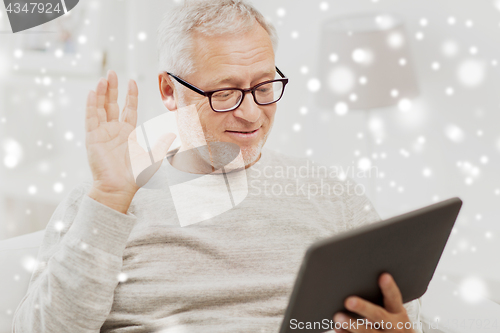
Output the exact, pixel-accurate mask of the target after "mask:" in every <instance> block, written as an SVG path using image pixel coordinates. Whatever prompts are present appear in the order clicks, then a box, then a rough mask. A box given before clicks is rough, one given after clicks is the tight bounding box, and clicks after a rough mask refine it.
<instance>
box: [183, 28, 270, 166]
mask: <svg viewBox="0 0 500 333" xmlns="http://www.w3.org/2000/svg"><path fill="white" fill-rule="evenodd" d="M193 39H194V51H193V55H192V56H193V63H194V68H195V72H194V73H193V74H191V75H188V76H186V77H182V79H184V80H186V81H187V82H189V83H191V84H193V85H195V86H197V87H199V88H200V89H202V90H205V91H209V90H215V89H219V88H231V87H236V88H249V87H253V86H254V85H256V84H258V83H260V82H263V81H266V80H272V79H274V78H275V76H276V69H275V64H274V51H273V47H272V43H271V39H270V38H269V35H268V33H267V32H266V31H265V30H264V28H262V27H261V26H260V25H259V24H258V23H257V22H255V26H254V28H253V29H252V30H250V31H248V32H247V33H245V34H242V35H237V36H205V35H201V34H195V35H194V36H193ZM181 89H182V93H183V95H184V101H183V102H184V103H185V105H180V103H179V102H180V101H179V100H176V103H177V108H179V110H178V113H177V124H178V126H179V133H180V136H181V141H182V144H183V145H184V144H186V145H188V146H189V145H190V144H189V142H188V141H189V140H193V139H194V138H195V137H196V133H193V131H196V128H194V127H193V119H192V117H189V116H188V115H187V114H183V112H182V109H180V107H181V106H189V105H194V106H195V107H196V110H197V113H198V117H199V120H200V123H201V127H202V130H203V135H204V136H205V139H206V141H207V143H210V142H216V141H223V142H232V143H235V144H237V145H238V146H239V147H240V149H241V152H242V155H243V160H244V162H245V165H247V166H248V165H250V164H252V163H254V162H255V161H257V160H258V158H259V156H260V151H261V148H262V146H263V145H264V143H265V142H266V139H267V136H268V134H269V133H270V130H271V127H272V124H273V120H274V114H275V112H276V103H275V104H271V105H267V106H261V105H257V104H256V103H255V101H254V100H253V96H252V94H251V93H247V94H246V95H245V97H244V99H243V103H242V104H241V105H240V106H239V107H238V108H237V109H236V110H233V111H228V112H214V111H213V110H212V109H211V107H210V103H209V101H208V98H207V97H205V96H202V95H200V94H197V93H196V92H194V91H191V90H190V89H188V88H185V87H182V88H181ZM181 103H182V102H181ZM198 132H199V130H198Z"/></svg>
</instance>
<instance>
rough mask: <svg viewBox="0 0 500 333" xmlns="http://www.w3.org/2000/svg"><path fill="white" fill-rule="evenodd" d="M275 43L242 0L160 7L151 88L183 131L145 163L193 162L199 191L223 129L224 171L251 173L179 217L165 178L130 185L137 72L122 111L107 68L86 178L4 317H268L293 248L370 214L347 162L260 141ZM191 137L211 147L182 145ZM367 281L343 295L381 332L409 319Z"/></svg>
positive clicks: (264, 327) (219, 327) (164, 326)
mask: <svg viewBox="0 0 500 333" xmlns="http://www.w3.org/2000/svg"><path fill="white" fill-rule="evenodd" d="M276 45H277V36H276V31H275V29H274V28H273V26H272V25H271V24H270V23H269V22H267V21H266V20H265V19H264V18H263V16H262V15H261V14H260V13H259V12H258V11H257V10H256V9H255V8H254V7H252V6H251V5H250V4H248V3H247V2H245V1H238V0H218V1H203V2H199V1H189V2H186V3H185V4H183V5H180V6H179V7H177V8H175V9H174V10H173V11H171V12H169V13H168V14H167V15H166V16H165V18H164V19H163V21H162V23H161V26H160V29H159V43H158V46H159V55H160V66H161V69H162V70H161V71H160V73H159V76H158V79H159V88H160V93H161V97H162V100H163V102H164V104H165V106H166V108H167V109H168V110H170V111H172V112H175V114H176V119H177V125H178V128H179V135H180V139H181V140H180V141H181V147H180V149H176V150H173V151H170V152H169V153H168V154H167V152H168V149H169V147H170V145H171V143H172V141H173V140H174V136H173V135H172V134H166V135H164V136H162V137H161V138H160V139H159V140H158V142H157V144H156V145H155V147H154V148H153V149H152V155H154V156H155V157H161V158H163V157H164V156H167V155H168V156H169V158H167V159H164V160H163V161H162V162H161V163H162V164H161V167H159V169H158V168H156V169H158V171H157V172H156V174H155V175H154V176H153V177H156V176H157V175H158V174H160V173H161V172H163V171H164V170H173V169H175V170H177V171H178V172H180V173H184V174H186V175H188V174H198V175H199V174H204V173H206V175H204V176H203V177H199V178H200V179H202V181H201V183H197V186H198V187H196V186H193V187H192V191H196V192H197V191H198V190H207V189H208V191H211V190H212V187H211V186H212V185H211V184H214V181H217V180H220V179H222V178H220V177H227V175H225V174H222V173H217V172H213V173H210V174H209V173H207V172H206V171H205V170H207V165H208V166H209V167H210V168H209V169H210V170H211V171H213V170H214V169H215V168H214V164H213V161H212V160H211V158H212V157H213V154H212V152H213V149H211V147H214V145H215V144H216V143H220V142H225V143H230V144H235V145H237V146H238V147H239V150H240V152H241V153H240V155H239V156H241V158H242V161H243V162H242V163H243V164H244V168H243V170H241V169H240V170H238V169H236V170H235V171H234V172H238V173H241V172H244V173H245V176H246V177H247V180H248V184H249V186H250V190H249V191H248V195H247V196H246V198H245V199H244V200H243V201H242V202H240V203H239V204H237V205H233V207H232V208H231V209H228V210H227V211H224V212H222V213H220V214H218V215H216V216H211V217H209V218H206V219H205V220H203V221H200V222H198V223H194V224H191V225H188V226H185V227H182V226H181V223H180V220H179V216H178V212H176V207H175V205H174V198H173V197H172V193H171V192H170V191H169V190H168V189H146V188H140V186H139V185H138V184H137V177H136V176H137V175H134V172H133V170H132V168H133V165H132V164H133V163H131V162H130V161H131V159H133V157H134V156H132V155H133V154H132V153H131V150H130V146H129V142H130V141H129V138H131V137H134V135H135V134H134V133H135V132H134V129H135V128H136V126H137V101H138V88H137V86H136V83H135V82H134V81H132V80H131V81H129V89H128V93H127V102H126V106H125V107H124V109H123V111H122V112H121V114H120V112H119V108H118V105H117V103H116V101H117V95H118V90H117V87H118V83H117V82H118V79H117V76H116V74H115V73H114V72H113V71H109V72H108V76H107V78H106V79H104V78H102V79H101V80H100V81H99V83H98V85H97V88H96V91H95V92H94V91H91V92H90V93H89V95H88V101H87V111H86V131H87V133H86V147H87V153H88V160H89V165H90V168H91V171H92V175H93V180H92V181H89V182H84V183H82V184H81V185H80V186H78V187H77V188H75V189H73V190H72V191H71V192H70V194H69V195H68V196H67V198H66V199H65V200H64V201H63V202H61V204H60V205H59V206H58V208H57V209H56V211H55V212H54V214H53V216H52V218H51V220H50V221H49V223H48V225H47V228H46V232H45V236H44V239H43V244H42V246H41V248H40V252H39V256H38V262H39V265H38V267H37V269H36V270H35V271H34V273H33V276H32V278H31V281H30V286H29V289H28V292H27V294H26V296H25V297H24V299H23V300H22V302H21V304H20V305H19V307H18V308H17V310H16V313H15V316H14V322H13V332H16V333H21V332H30V333H34V332H58V333H59V332H71V333H79V332H82V333H83V332H171V333H173V332H252V333H254V332H277V331H278V328H279V326H280V324H281V321H282V318H283V315H284V311H285V308H286V306H287V302H288V298H289V296H290V293H291V288H292V286H293V283H294V280H295V277H296V274H297V272H298V269H299V266H300V263H301V260H302V257H303V254H304V251H305V250H306V248H307V247H308V246H309V245H310V244H311V243H312V242H314V241H315V240H318V239H321V238H323V237H327V236H331V235H335V234H337V233H340V232H343V231H345V230H349V229H352V228H355V227H358V226H360V225H363V224H367V223H372V222H376V221H379V220H380V218H379V216H378V214H377V213H376V211H375V210H374V209H373V207H372V206H371V204H370V202H369V201H368V199H367V198H366V196H364V195H363V194H362V193H358V191H356V190H355V187H354V185H355V184H354V183H353V182H352V181H351V179H350V178H347V179H346V178H343V177H337V176H333V175H331V174H324V173H323V174H318V173H317V172H315V170H314V167H313V166H314V165H313V164H310V163H309V161H307V160H306V159H298V158H291V157H287V156H285V155H282V154H278V153H276V152H273V151H272V150H269V149H266V148H263V145H264V143H265V142H266V139H267V137H268V135H269V133H270V130H271V127H272V125H273V121H274V116H275V113H276V108H277V104H276V102H277V101H278V100H279V99H280V98H281V97H282V94H283V92H284V88H285V85H286V82H287V79H286V78H285V75H284V74H283V73H282V72H281V71H280V70H279V69H278V68H277V67H276V65H275V50H276ZM193 110H194V114H193ZM283 111H286V110H283ZM200 140H201V141H204V142H205V143H206V146H207V147H208V152H209V155H210V158H209V159H207V158H206V156H203V154H202V153H199V152H200V151H199V150H196V149H191V148H193V147H197V146H199V142H200ZM132 142H133V140H132ZM143 153H144V154H148V152H143ZM222 155H223V154H222ZM165 168H166V169H165ZM303 168H306V169H307V173H306V174H304V173H303V172H302V173H301V172H296V171H297V170H299V171H300V170H303ZM147 180H151V179H149V178H148V179H147ZM226 180H227V178H226ZM204 182H205V183H204ZM313 188H314V189H316V192H314V193H311V192H310V191H309V190H310V189H313ZM304 189H308V191H305V190H304ZM318 189H321V193H319V191H318ZM332 189H337V190H338V189H341V191H332ZM214 193H215V192H214ZM193 194H194V193H193ZM214 196H215V197H217V196H216V195H215V194H214ZM192 208H193V209H196V204H195V203H193V207H192ZM346 273H348V272H339V274H346ZM379 283H380V287H381V289H382V291H383V293H384V302H385V307H384V308H382V307H380V306H377V305H374V304H371V303H369V302H367V301H364V300H362V299H361V298H358V297H352V298H349V299H348V300H346V307H347V309H349V310H351V311H353V312H356V313H359V314H360V315H362V316H364V317H366V318H368V319H369V320H371V321H372V322H380V321H382V320H384V322H385V323H387V322H388V321H391V322H393V323H394V325H393V327H394V330H392V331H394V332H396V331H397V332H420V330H419V329H418V328H416V329H406V330H405V329H400V330H397V329H396V327H400V326H398V325H396V323H398V322H401V323H413V324H414V323H415V322H417V321H418V302H417V301H413V302H411V303H407V304H403V303H402V298H401V294H400V292H399V289H398V287H397V285H396V284H395V283H394V281H393V280H392V278H391V277H390V275H388V274H385V275H382V276H381V278H380V280H379ZM338 288H342V286H338ZM351 301H355V302H353V303H351ZM344 319H346V318H344ZM347 319H348V318H347ZM335 320H337V321H343V319H342V318H340V317H335ZM346 331H351V332H372V330H369V329H365V328H362V327H359V328H357V329H354V330H353V329H352V328H351V327H349V328H348V329H347V330H346Z"/></svg>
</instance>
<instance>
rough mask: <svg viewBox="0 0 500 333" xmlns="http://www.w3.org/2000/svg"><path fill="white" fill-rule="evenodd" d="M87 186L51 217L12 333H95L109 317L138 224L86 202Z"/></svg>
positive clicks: (74, 192)
mask: <svg viewBox="0 0 500 333" xmlns="http://www.w3.org/2000/svg"><path fill="white" fill-rule="evenodd" d="M90 185H91V184H90V183H88V182H84V183H82V184H80V185H79V186H77V187H76V188H75V189H73V190H72V191H71V192H70V193H69V194H68V196H67V197H66V198H65V199H64V200H63V201H62V202H61V203H60V204H59V205H58V207H57V208H56V210H55V212H54V214H53V215H52V217H51V219H50V221H49V223H48V225H47V227H46V229H45V233H44V238H43V241H42V245H41V246H40V250H39V252H38V257H37V267H36V269H35V270H34V272H33V274H32V276H31V280H30V284H29V287H28V291H27V293H26V295H25V296H24V298H23V299H22V301H21V303H20V304H19V305H18V307H17V309H16V311H15V313H14V318H13V323H12V332H13V333H37V332H72V333H80V332H82V333H83V332H85V333H90V332H92V333H96V332H99V331H100V328H101V326H102V325H103V323H104V322H105V320H106V318H107V316H108V315H109V312H110V311H111V306H112V304H113V296H114V290H115V288H116V286H117V284H118V282H119V280H118V275H119V274H120V271H121V267H122V256H123V251H124V250H125V245H126V242H127V239H128V237H129V235H130V233H131V231H132V228H133V227H134V225H135V222H136V220H137V219H136V217H135V216H134V215H133V214H131V213H130V212H127V214H123V213H120V212H118V211H116V210H114V209H112V208H109V207H107V206H105V205H103V204H101V203H99V202H97V201H95V200H94V199H92V198H90V197H89V196H88V195H87V192H88V190H89V188H90Z"/></svg>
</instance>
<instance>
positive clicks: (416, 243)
mask: <svg viewBox="0 0 500 333" xmlns="http://www.w3.org/2000/svg"><path fill="white" fill-rule="evenodd" d="M461 206H462V201H461V200H460V199H459V198H451V199H448V200H445V201H441V202H438V203H436V204H432V205H430V206H427V207H424V208H420V209H417V210H414V211H411V212H409V213H406V214H403V215H399V216H396V217H392V218H390V219H387V220H383V221H379V222H375V223H372V224H369V225H365V226H362V227H359V228H356V229H353V230H349V231H346V232H343V233H341V234H339V235H336V236H333V237H330V238H328V239H324V240H320V241H318V242H316V243H314V244H313V245H311V246H310V247H309V248H308V250H307V251H306V254H305V256H304V259H303V261H302V265H301V267H300V270H299V273H298V276H297V279H296V281H295V285H294V288H293V291H292V294H291V296H290V301H289V304H288V307H287V309H286V311H285V316H284V319H283V322H282V325H281V329H280V333H291V332H301V331H302V332H311V333H312V332H324V331H326V330H325V329H324V328H322V327H321V325H317V329H307V330H305V329H304V330H301V329H300V326H302V327H305V326H304V324H306V323H315V322H319V323H322V322H323V320H328V322H329V323H330V320H333V315H334V314H335V313H337V312H339V311H343V312H345V313H347V314H349V315H351V316H353V317H354V318H356V319H357V318H361V317H360V316H359V315H357V314H355V313H352V312H350V311H348V310H347V309H346V308H344V301H345V299H346V298H347V297H349V296H352V295H356V296H359V297H361V298H364V299H366V300H368V301H370V302H372V303H375V304H378V305H381V306H383V295H382V291H381V290H380V287H379V285H378V278H379V276H380V275H381V274H382V273H384V272H388V273H390V274H391V275H392V276H393V278H394V280H395V281H396V283H397V285H398V287H399V289H400V290H401V294H402V296H403V303H407V302H410V301H412V300H414V299H416V298H419V297H421V296H422V295H423V294H424V293H425V291H426V290H427V287H428V285H429V282H430V281H431V279H432V276H433V275H434V271H435V270H436V266H437V264H438V262H439V259H440V257H441V254H442V252H443V250H444V247H445V245H446V243H447V241H448V237H449V236H450V233H451V230H452V228H453V225H454V224H455V220H456V218H457V216H458V212H459V211H460V208H461ZM300 323H304V324H303V325H300ZM309 326H312V327H314V325H311V324H309Z"/></svg>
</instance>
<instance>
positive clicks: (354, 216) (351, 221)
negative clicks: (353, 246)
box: [344, 177, 422, 333]
mask: <svg viewBox="0 0 500 333" xmlns="http://www.w3.org/2000/svg"><path fill="white" fill-rule="evenodd" d="M344 189H345V191H344V205H345V208H346V219H347V221H346V229H347V230H351V229H354V228H358V227H361V226H364V225H367V224H371V223H376V222H380V221H381V220H382V219H381V218H380V215H379V214H378V213H377V211H376V210H375V208H374V207H373V204H372V203H371V202H370V199H368V197H367V196H366V195H365V194H364V191H361V189H362V187H361V185H358V184H357V183H356V182H355V181H354V180H353V179H352V178H349V177H348V178H347V179H346V180H345V182H344ZM356 189H358V191H356ZM403 306H404V307H405V309H406V313H407V314H408V317H409V318H410V322H411V323H412V326H413V328H414V330H415V331H416V332H417V333H422V328H421V327H420V325H422V323H421V321H420V299H419V298H417V299H415V300H413V301H410V302H407V303H404V304H403Z"/></svg>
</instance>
